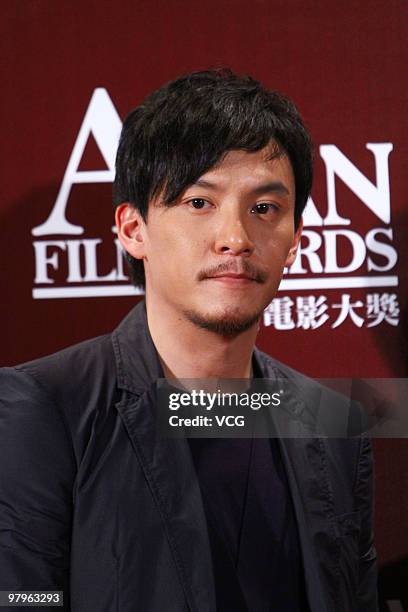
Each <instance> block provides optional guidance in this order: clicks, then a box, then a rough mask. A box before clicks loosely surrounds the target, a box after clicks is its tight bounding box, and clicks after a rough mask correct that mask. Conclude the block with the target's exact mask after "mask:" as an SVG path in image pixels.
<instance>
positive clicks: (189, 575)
mask: <svg viewBox="0 0 408 612" xmlns="http://www.w3.org/2000/svg"><path fill="white" fill-rule="evenodd" d="M113 344H114V348H115V354H116V360H117V367H118V380H119V386H120V387H121V388H122V390H123V392H122V399H121V401H120V402H119V404H117V409H118V411H119V414H120V416H121V418H122V420H123V423H124V425H125V427H126V429H127V432H128V435H129V438H130V441H131V443H132V447H133V449H134V451H135V453H136V455H137V457H138V460H139V462H140V464H141V467H142V469H143V472H144V475H145V478H146V480H147V482H148V484H149V487H150V491H151V493H152V496H153V498H154V502H155V504H156V506H157V508H158V510H159V512H160V516H161V519H162V521H163V528H164V531H165V534H166V537H167V541H168V543H169V546H170V549H171V551H172V555H173V559H174V563H175V565H176V568H177V571H178V575H179V578H180V582H181V585H182V587H183V591H184V594H185V597H186V600H187V604H188V607H189V609H190V610H193V611H200V612H201V611H203V612H213V611H214V610H215V609H216V605H215V589H214V578H213V573H212V561H211V550H210V544H209V538H208V532H207V523H206V519H205V514H204V508H203V503H202V498H201V492H200V488H199V484H198V480H197V477H196V473H195V468H194V465H193V461H192V458H191V453H190V449H189V447H188V443H187V441H186V439H185V438H181V439H169V438H163V437H161V436H160V433H159V432H158V419H157V417H158V413H157V410H158V402H157V387H156V381H157V379H158V378H164V375H163V371H162V368H161V365H160V361H159V359H158V356H157V353H156V350H155V347H154V345H153V342H152V340H151V338H150V335H149V332H148V327H147V320H146V313H145V309H144V303H142V304H139V305H138V306H137V307H136V308H135V309H134V310H133V311H132V312H131V313H130V315H128V317H127V318H126V319H125V320H124V322H123V323H122V324H121V326H120V327H119V328H118V329H117V330H116V332H114V336H113Z"/></svg>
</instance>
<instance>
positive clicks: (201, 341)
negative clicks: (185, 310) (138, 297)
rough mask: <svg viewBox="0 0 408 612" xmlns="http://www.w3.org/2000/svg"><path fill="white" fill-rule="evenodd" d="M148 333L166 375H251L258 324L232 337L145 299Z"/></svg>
mask: <svg viewBox="0 0 408 612" xmlns="http://www.w3.org/2000/svg"><path fill="white" fill-rule="evenodd" d="M146 311H147V322H148V326H149V331H150V335H151V337H152V340H153V342H154V345H155V347H156V349H157V352H158V354H159V357H160V360H161V362H162V365H163V370H164V373H165V376H166V378H178V379H183V378H185V379H187V378H227V379H228V378H250V377H251V375H252V370H251V364H252V352H253V348H254V344H255V338H256V335H257V331H258V329H257V325H256V324H254V325H253V326H252V327H251V328H250V329H248V330H247V331H245V332H243V333H241V334H238V335H236V336H233V337H225V336H221V335H219V334H216V333H214V332H210V331H208V330H206V329H202V328H200V327H198V326H197V325H195V324H194V323H192V322H190V321H189V320H188V319H186V318H185V317H183V316H182V315H180V314H178V313H177V312H175V310H173V309H172V308H170V307H168V306H167V305H163V304H160V307H157V304H155V301H154V300H148V299H146Z"/></svg>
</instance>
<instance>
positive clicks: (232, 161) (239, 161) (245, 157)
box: [193, 145, 294, 191]
mask: <svg viewBox="0 0 408 612" xmlns="http://www.w3.org/2000/svg"><path fill="white" fill-rule="evenodd" d="M274 179H277V180H279V181H281V182H282V183H283V184H285V185H286V187H287V189H288V191H291V188H292V183H293V181H294V176H293V169H292V165H291V163H290V160H289V158H288V156H287V154H286V153H285V151H283V150H282V149H279V148H278V147H277V146H275V147H271V146H269V145H268V146H267V147H264V148H263V149H260V150H259V151H254V152H252V151H245V150H242V149H234V150H230V151H227V152H226V153H225V155H224V156H223V158H222V159H221V160H220V161H219V162H217V164H215V165H214V166H213V167H212V168H209V169H208V170H207V171H206V172H204V173H203V174H202V175H201V176H200V177H199V178H198V179H197V180H196V181H195V182H194V184H193V185H194V186H201V187H209V188H212V187H214V188H215V187H217V186H219V187H221V186H222V183H223V182H228V181H229V180H240V181H242V182H245V183H246V184H247V185H248V187H251V186H253V187H254V188H256V186H257V185H258V184H259V183H260V182H262V183H264V182H265V181H273V180H274Z"/></svg>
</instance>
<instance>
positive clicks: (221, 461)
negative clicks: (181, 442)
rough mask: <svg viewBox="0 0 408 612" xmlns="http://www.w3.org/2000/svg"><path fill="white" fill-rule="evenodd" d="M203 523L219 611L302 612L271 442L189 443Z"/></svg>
mask: <svg viewBox="0 0 408 612" xmlns="http://www.w3.org/2000/svg"><path fill="white" fill-rule="evenodd" d="M188 441H189V444H190V448H191V452H192V457H193V461H194V465H195V468H196V472H197V476H198V480H199V483H200V488H201V492H202V497H203V504H204V510H205V514H206V517H207V524H208V530H209V538H210V545H211V552H212V557H213V568H214V579H215V588H216V596H217V611H218V612H227V611H228V612H231V611H234V612H241V611H245V610H249V611H250V612H267V611H268V612H269V611H271V612H272V611H273V612H304V611H306V610H308V607H307V604H306V596H305V589H304V579H303V569H302V561H301V555H300V547H299V541H298V532H297V525H296V521H295V516H294V510H293V507H292V501H291V497H290V492H289V487H288V483H287V479H286V475H285V470H284V466H283V463H282V460H281V456H280V450H279V446H278V440H276V439H273V438H271V439H191V438H190V439H188Z"/></svg>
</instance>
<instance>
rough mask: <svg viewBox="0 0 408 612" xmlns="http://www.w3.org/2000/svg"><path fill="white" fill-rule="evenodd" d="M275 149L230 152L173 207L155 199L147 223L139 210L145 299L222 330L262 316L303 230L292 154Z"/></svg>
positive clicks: (243, 326)
mask: <svg viewBox="0 0 408 612" xmlns="http://www.w3.org/2000/svg"><path fill="white" fill-rule="evenodd" d="M270 151H271V150H270V148H269V147H267V148H265V149H263V150H261V151H258V152H255V153H248V152H246V151H242V150H239V151H230V152H228V153H227V155H226V156H225V158H224V159H223V161H222V162H221V163H219V164H218V165H217V166H216V167H214V168H212V169H210V170H209V171H208V172H206V173H205V174H203V175H202V176H201V177H200V178H199V180H198V181H197V182H196V183H195V184H194V185H191V186H190V187H188V188H187V189H186V190H185V191H184V192H183V193H182V194H181V196H180V197H179V198H178V199H177V200H176V202H175V203H174V204H173V205H171V206H170V207H167V206H165V205H164V204H162V203H161V201H160V198H159V199H158V200H156V201H153V202H151V203H150V206H149V212H148V217H147V223H146V224H145V223H144V222H143V220H141V219H140V215H139V219H140V222H139V234H138V246H137V251H136V252H134V251H132V252H131V254H132V255H133V256H137V257H139V258H140V257H143V259H144V266H145V275H146V295H147V299H148V301H153V300H154V301H156V303H157V304H158V306H159V308H160V305H162V306H163V307H164V306H166V307H169V308H171V309H172V310H173V311H174V312H175V313H176V314H177V315H178V316H179V317H182V318H187V319H189V320H190V321H192V322H193V323H195V324H196V325H198V326H200V327H204V328H207V329H210V330H211V331H215V332H217V333H221V334H224V335H233V334H234V333H237V332H240V331H244V330H245V329H248V328H249V327H251V326H252V325H253V324H254V323H255V322H256V321H257V319H258V318H259V316H260V315H261V314H262V311H263V309H264V308H265V307H266V306H267V305H268V304H269V303H270V301H271V300H272V298H273V296H274V295H275V293H276V291H277V288H278V286H279V282H280V279H281V276H282V272H283V268H284V266H285V265H286V266H287V265H291V263H293V259H294V257H295V254H296V247H297V243H298V240H299V237H300V231H301V228H299V229H298V231H297V232H296V233H295V230H294V205H295V183H294V176H293V171H292V167H291V164H290V161H289V159H288V158H287V156H286V155H281V156H279V157H276V158H275V159H272V160H268V155H269V154H270ZM137 214H138V213H137ZM125 248H127V250H129V247H128V245H125Z"/></svg>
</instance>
